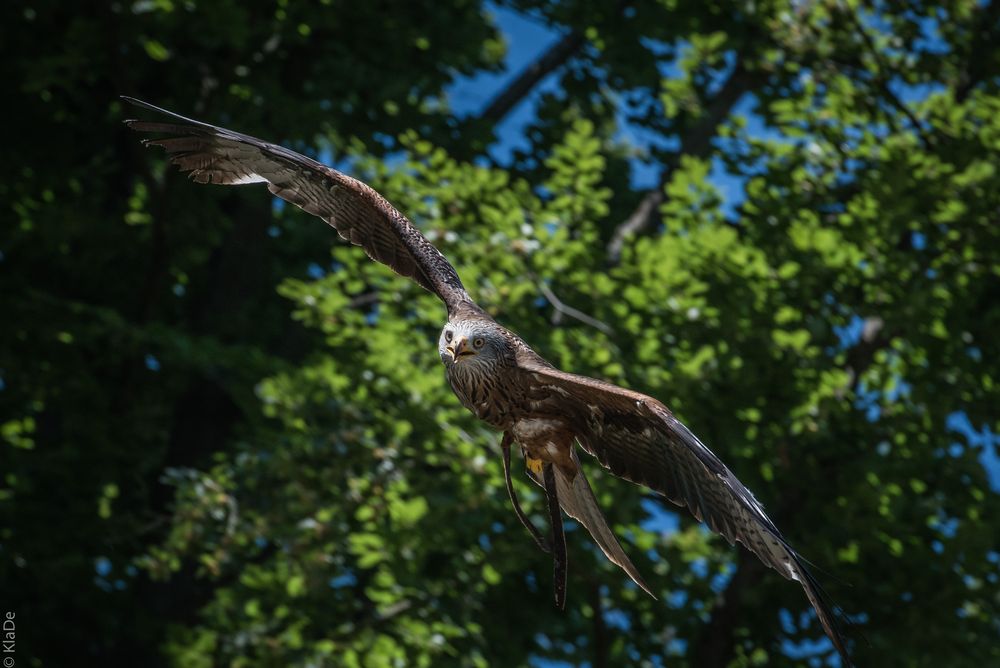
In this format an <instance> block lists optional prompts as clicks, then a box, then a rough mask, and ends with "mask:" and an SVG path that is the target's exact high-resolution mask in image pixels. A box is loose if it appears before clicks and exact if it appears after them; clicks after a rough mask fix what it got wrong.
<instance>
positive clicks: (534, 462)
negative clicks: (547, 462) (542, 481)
mask: <svg viewBox="0 0 1000 668" xmlns="http://www.w3.org/2000/svg"><path fill="white" fill-rule="evenodd" d="M524 461H525V462H526V463H527V465H528V470H529V471H531V472H532V473H534V474H535V475H541V473H542V467H543V466H544V463H543V462H542V460H541V459H532V458H531V457H527V456H526V457H525V458H524Z"/></svg>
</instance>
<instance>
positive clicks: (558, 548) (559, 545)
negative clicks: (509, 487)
mask: <svg viewBox="0 0 1000 668" xmlns="http://www.w3.org/2000/svg"><path fill="white" fill-rule="evenodd" d="M543 480H544V481H545V496H546V497H547V498H548V501H549V518H550V519H551V521H552V571H553V588H554V589H555V595H556V607H557V608H559V609H560V610H564V609H565V608H566V534H565V533H563V523H562V512H561V511H560V510H559V495H558V494H557V493H556V473H555V464H546V465H545V470H544V475H543Z"/></svg>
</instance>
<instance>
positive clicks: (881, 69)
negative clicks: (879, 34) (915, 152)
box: [844, 7, 934, 150]
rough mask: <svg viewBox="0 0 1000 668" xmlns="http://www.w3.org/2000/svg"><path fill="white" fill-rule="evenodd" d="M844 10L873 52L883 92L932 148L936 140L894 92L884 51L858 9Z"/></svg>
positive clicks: (877, 77) (876, 75)
mask: <svg viewBox="0 0 1000 668" xmlns="http://www.w3.org/2000/svg"><path fill="white" fill-rule="evenodd" d="M844 12H846V14H847V17H848V19H849V20H850V21H851V23H852V24H853V25H854V29H855V30H857V31H858V34H859V35H860V36H861V41H862V42H864V45H865V48H866V49H867V50H868V52H869V54H871V57H872V60H874V61H875V66H876V68H878V69H877V71H876V72H875V83H876V84H878V86H879V88H880V89H881V91H882V94H883V95H884V96H885V98H886V99H887V100H888V101H889V103H890V104H891V105H892V106H893V107H895V109H896V110H897V111H899V112H900V113H901V114H903V115H904V116H905V117H906V118H907V120H909V121H910V125H911V126H913V131H914V132H915V133H916V135H917V138H918V139H919V140H920V143H921V144H922V145H923V147H924V149H925V150H930V148H931V147H932V146H933V144H934V142H933V141H932V140H931V138H930V137H929V136H927V135H925V134H924V126H923V123H921V121H920V119H919V118H917V116H916V114H914V113H913V110H912V109H910V108H909V107H908V106H906V104H905V103H904V102H903V101H902V100H900V99H899V96H897V95H896V94H895V93H894V92H892V88H890V87H889V78H888V76H887V75H886V72H888V71H889V69H890V67H889V64H888V63H887V62H886V61H885V58H883V57H882V52H881V51H879V50H878V47H877V46H876V45H875V40H873V39H872V37H871V35H869V34H868V30H867V29H866V28H865V26H864V24H863V23H862V22H861V19H860V18H859V17H858V13H857V12H856V11H854V10H853V9H852V8H851V7H845V8H844Z"/></svg>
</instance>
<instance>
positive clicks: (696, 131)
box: [608, 62, 757, 265]
mask: <svg viewBox="0 0 1000 668" xmlns="http://www.w3.org/2000/svg"><path fill="white" fill-rule="evenodd" d="M756 81H757V76H756V75H755V74H753V73H751V72H748V71H747V70H745V69H744V68H743V64H742V62H738V63H737V65H736V67H735V69H733V73H732V74H730V75H729V78H728V79H727V80H726V83H725V84H723V86H722V88H720V89H719V92H718V93H716V95H715V97H714V98H713V99H712V101H711V102H709V103H708V105H707V107H706V109H705V113H704V114H703V115H702V117H701V118H700V119H699V121H698V123H697V124H695V125H694V126H693V127H692V128H691V129H690V130H689V131H688V132H687V133H686V134H685V135H684V136H683V137H682V138H681V146H680V149H679V150H678V152H677V153H676V154H675V155H674V157H673V159H671V160H670V161H669V162H668V163H667V164H666V165H664V168H663V171H662V172H661V173H660V180H659V183H658V185H657V186H656V187H655V188H653V189H652V190H650V191H649V192H647V193H646V195H645V196H644V197H643V198H642V200H641V201H640V202H639V205H638V206H637V207H636V208H635V210H634V211H633V212H632V213H631V215H629V217H628V218H626V219H625V220H624V221H622V223H621V224H620V225H618V227H616V228H615V231H614V233H613V234H612V235H611V241H610V242H608V262H609V264H612V265H614V264H618V262H619V261H620V260H621V254H622V248H623V247H624V245H625V240H626V239H627V238H628V237H630V236H632V235H634V234H637V233H638V232H640V231H642V230H643V229H644V228H645V227H647V226H648V225H649V224H650V223H651V222H652V221H653V220H654V219H655V218H656V212H657V210H658V209H659V207H660V205H661V204H663V202H664V201H665V200H666V195H665V194H664V192H663V188H664V186H666V184H667V182H668V181H669V180H670V175H671V174H672V173H673V170H674V169H675V168H676V167H677V164H678V163H679V162H680V157H681V156H683V155H691V156H696V157H704V156H705V155H707V154H708V152H709V150H710V149H711V148H712V138H713V137H714V136H715V129H716V128H717V127H718V126H719V123H721V122H722V121H723V120H725V119H726V117H727V116H729V112H730V111H732V108H733V105H735V104H736V102H737V101H738V100H739V99H740V98H741V97H743V95H744V94H745V93H747V92H748V91H749V90H750V88H751V87H752V86H753V84H754V83H755V82H756Z"/></svg>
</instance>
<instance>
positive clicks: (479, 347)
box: [438, 321, 507, 366]
mask: <svg viewBox="0 0 1000 668" xmlns="http://www.w3.org/2000/svg"><path fill="white" fill-rule="evenodd" d="M506 344H507V342H506V340H505V339H504V338H503V336H502V335H501V334H500V332H498V331H496V329H494V328H492V327H489V326H488V324H486V323H482V322H471V321H462V322H449V323H446V324H445V326H444V329H442V330H441V338H440V339H438V354H439V355H440V356H441V361H442V362H444V363H445V365H446V366H452V365H465V364H481V363H484V362H487V361H493V360H496V359H497V358H499V357H500V354H501V352H502V351H503V349H504V346H505V345H506Z"/></svg>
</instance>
